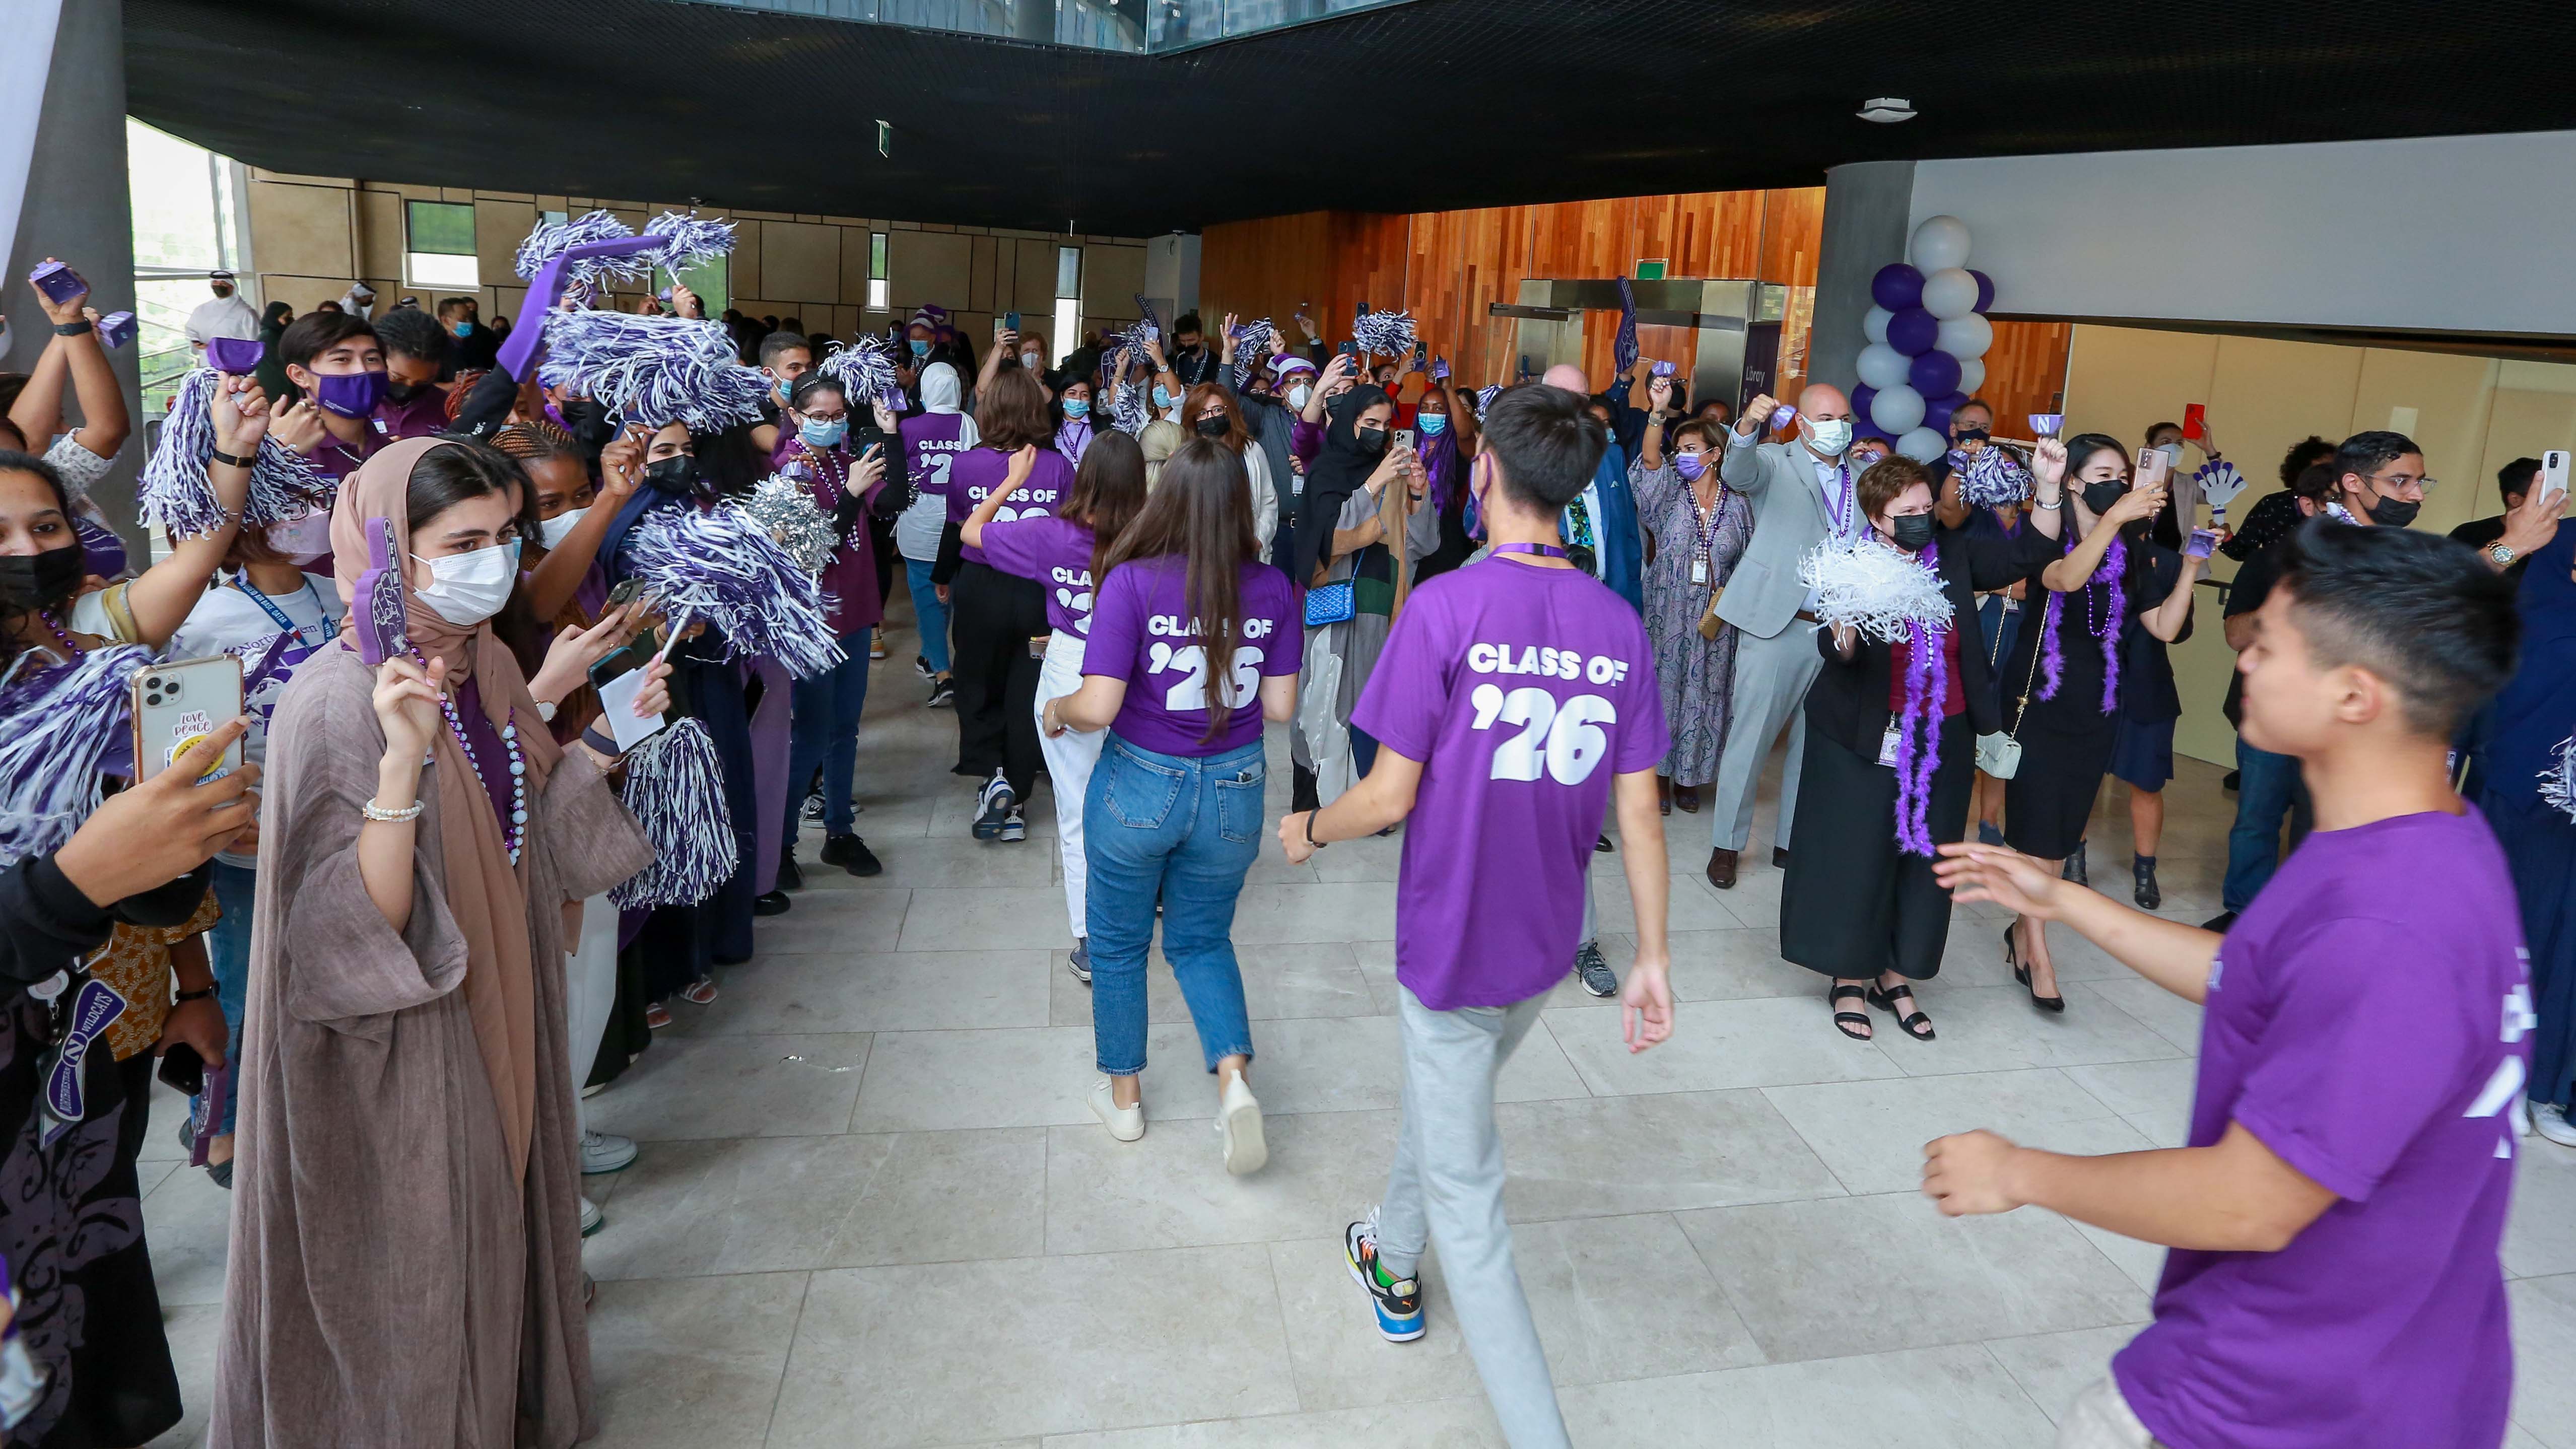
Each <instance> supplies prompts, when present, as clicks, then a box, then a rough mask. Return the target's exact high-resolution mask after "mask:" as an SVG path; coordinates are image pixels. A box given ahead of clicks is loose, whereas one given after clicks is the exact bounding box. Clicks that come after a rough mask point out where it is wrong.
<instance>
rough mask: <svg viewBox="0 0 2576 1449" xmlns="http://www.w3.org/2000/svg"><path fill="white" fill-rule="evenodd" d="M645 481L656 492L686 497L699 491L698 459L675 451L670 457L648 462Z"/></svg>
mask: <svg viewBox="0 0 2576 1449" xmlns="http://www.w3.org/2000/svg"><path fill="white" fill-rule="evenodd" d="M644 481H645V482H646V483H647V484H650V485H651V486H652V489H653V491H654V492H656V493H668V494H670V495H671V496H672V497H674V498H686V497H688V496H689V495H690V494H692V493H695V492H697V491H698V460H697V459H695V458H692V457H690V456H689V455H688V454H686V453H674V454H672V455H671V456H670V457H668V458H663V459H660V460H658V461H655V462H651V463H647V464H645V465H644Z"/></svg>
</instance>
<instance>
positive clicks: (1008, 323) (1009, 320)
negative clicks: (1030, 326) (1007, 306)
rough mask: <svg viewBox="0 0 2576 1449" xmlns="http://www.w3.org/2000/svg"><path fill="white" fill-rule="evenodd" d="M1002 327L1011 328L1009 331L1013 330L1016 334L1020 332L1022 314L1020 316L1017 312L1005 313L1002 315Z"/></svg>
mask: <svg viewBox="0 0 2576 1449" xmlns="http://www.w3.org/2000/svg"><path fill="white" fill-rule="evenodd" d="M1002 325H1003V326H1005V327H1007V328H1009V329H1011V330H1012V331H1014V332H1017V331H1019V330H1020V314H1019V313H1017V312H1005V313H1003V314H1002Z"/></svg>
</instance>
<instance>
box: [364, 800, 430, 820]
mask: <svg viewBox="0 0 2576 1449" xmlns="http://www.w3.org/2000/svg"><path fill="white" fill-rule="evenodd" d="M428 808H429V802H428V801H426V800H414V801H413V802H411V803H410V804H409V805H406V806H404V807H403V808H402V809H400V810H388V809H386V808H385V807H383V806H382V805H379V804H377V803H376V802H375V801H373V800H369V801H368V802H367V803H366V804H364V805H361V806H359V807H358V813H359V814H360V815H363V816H365V817H366V818H367V819H369V820H381V821H384V822H385V823H386V824H388V825H400V824H402V823H403V822H405V821H408V820H418V819H419V818H420V812H422V811H423V810H426V809H428Z"/></svg>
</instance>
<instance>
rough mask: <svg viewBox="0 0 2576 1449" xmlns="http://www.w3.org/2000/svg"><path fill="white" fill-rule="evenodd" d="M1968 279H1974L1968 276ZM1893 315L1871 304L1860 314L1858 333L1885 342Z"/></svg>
mask: <svg viewBox="0 0 2576 1449" xmlns="http://www.w3.org/2000/svg"><path fill="white" fill-rule="evenodd" d="M1969 280H1971V281H1974V280H1975V279H1974V278H1970V279H1969ZM1895 315H1896V314H1895V313H1893V312H1890V311H1888V310H1887V309H1886V308H1885V307H1880V306H1876V305H1872V306H1871V307H1870V309H1869V310H1868V311H1866V312H1863V313H1862V314H1860V335H1861V336H1863V337H1866V338H1868V339H1869V340H1870V341H1872V342H1885V341H1886V340H1887V319H1888V318H1890V317H1893V316H1895Z"/></svg>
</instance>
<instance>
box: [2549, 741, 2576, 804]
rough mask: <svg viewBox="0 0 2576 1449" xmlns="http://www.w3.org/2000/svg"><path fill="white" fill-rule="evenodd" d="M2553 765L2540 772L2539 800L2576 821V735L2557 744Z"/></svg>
mask: <svg viewBox="0 0 2576 1449" xmlns="http://www.w3.org/2000/svg"><path fill="white" fill-rule="evenodd" d="M2553 759H2554V760H2555V763H2553V764H2552V765H2551V766H2550V767H2549V768H2548V769H2546V770H2543V771H2541V772H2540V800H2541V803H2542V804H2544V805H2547V806H2549V807H2550V808H2551V809H2553V810H2559V811H2563V812H2565V813H2566V816H2567V818H2568V819H2570V820H2576V735H2570V736H2568V737H2567V738H2566V739H2563V740H2560V741H2559V742H2558V749H2557V752H2556V754H2555V755H2554V756H2553Z"/></svg>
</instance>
